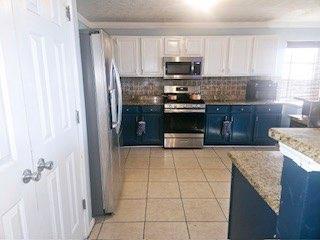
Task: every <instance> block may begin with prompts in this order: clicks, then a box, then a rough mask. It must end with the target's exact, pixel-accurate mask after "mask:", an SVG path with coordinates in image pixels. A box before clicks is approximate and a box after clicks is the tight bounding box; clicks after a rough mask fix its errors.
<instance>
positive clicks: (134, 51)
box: [117, 37, 140, 77]
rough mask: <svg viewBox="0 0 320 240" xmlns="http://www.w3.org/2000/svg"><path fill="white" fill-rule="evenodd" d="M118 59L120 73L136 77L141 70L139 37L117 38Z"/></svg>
mask: <svg viewBox="0 0 320 240" xmlns="http://www.w3.org/2000/svg"><path fill="white" fill-rule="evenodd" d="M117 48H118V50H117V60H118V67H119V71H120V75H121V76H124V77H135V76H138V75H139V74H140V72H139V66H138V63H139V39H138V38H137V37H119V38H117Z"/></svg>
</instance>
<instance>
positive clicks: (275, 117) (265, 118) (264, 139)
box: [253, 113, 282, 145]
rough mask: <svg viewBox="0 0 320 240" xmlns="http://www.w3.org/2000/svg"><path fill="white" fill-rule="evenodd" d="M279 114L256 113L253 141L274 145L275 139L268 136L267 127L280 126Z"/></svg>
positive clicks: (259, 143)
mask: <svg viewBox="0 0 320 240" xmlns="http://www.w3.org/2000/svg"><path fill="white" fill-rule="evenodd" d="M281 117H282V115H281V114H277V113H276V114H272V113H257V114H256V117H255V127H254V134H253V143H254V144H257V145H274V144H276V141H275V140H273V139H271V138H270V137H269V136H268V133H269V129H270V128H275V127H280V126H281Z"/></svg>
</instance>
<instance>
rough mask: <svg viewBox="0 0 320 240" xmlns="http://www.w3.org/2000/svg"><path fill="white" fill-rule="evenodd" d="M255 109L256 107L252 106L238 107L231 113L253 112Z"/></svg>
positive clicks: (232, 108)
mask: <svg viewBox="0 0 320 240" xmlns="http://www.w3.org/2000/svg"><path fill="white" fill-rule="evenodd" d="M253 109H254V107H253V106H250V105H238V106H232V107H231V112H232V113H242V112H252V111H253Z"/></svg>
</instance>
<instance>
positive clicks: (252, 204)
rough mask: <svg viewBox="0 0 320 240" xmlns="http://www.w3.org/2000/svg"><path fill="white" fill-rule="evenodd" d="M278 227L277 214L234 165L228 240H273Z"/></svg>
mask: <svg viewBox="0 0 320 240" xmlns="http://www.w3.org/2000/svg"><path fill="white" fill-rule="evenodd" d="M276 226H277V215H276V213H275V212H274V211H273V210H272V209H271V208H270V207H269V205H268V204H267V203H266V202H265V201H264V200H263V199H262V198H261V196H260V195H259V194H258V193H257V192H256V190H255V189H254V188H253V187H252V186H251V184H250V183H249V182H248V180H247V179H246V178H245V177H244V176H243V175H242V174H241V172H240V171H239V170H238V169H237V167H235V166H234V165H233V166H232V178H231V198H230V213H229V229H228V239H240V240H243V239H273V238H276V232H277V231H276Z"/></svg>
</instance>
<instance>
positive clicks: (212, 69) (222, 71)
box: [204, 37, 229, 77]
mask: <svg viewBox="0 0 320 240" xmlns="http://www.w3.org/2000/svg"><path fill="white" fill-rule="evenodd" d="M228 47H229V37H208V38H206V39H205V44H204V49H205V54H204V75H205V76H208V77H209V76H224V75H226V68H227V61H228Z"/></svg>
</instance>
